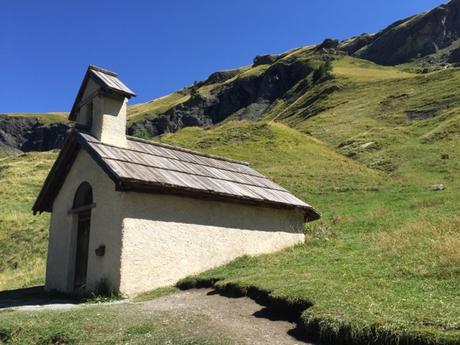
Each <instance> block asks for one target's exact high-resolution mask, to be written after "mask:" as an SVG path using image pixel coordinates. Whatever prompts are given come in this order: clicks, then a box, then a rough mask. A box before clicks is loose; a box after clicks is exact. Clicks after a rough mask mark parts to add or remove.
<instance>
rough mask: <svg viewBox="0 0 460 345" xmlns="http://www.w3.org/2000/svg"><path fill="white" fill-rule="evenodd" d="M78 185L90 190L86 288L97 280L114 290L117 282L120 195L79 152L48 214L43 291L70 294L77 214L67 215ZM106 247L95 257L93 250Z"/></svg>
mask: <svg viewBox="0 0 460 345" xmlns="http://www.w3.org/2000/svg"><path fill="white" fill-rule="evenodd" d="M82 182H88V183H89V184H90V185H91V187H92V190H93V202H95V203H96V207H94V208H93V209H92V210H91V225H90V237H89V250H88V252H89V254H88V271H87V289H88V290H93V289H94V288H95V287H96V286H97V284H98V283H99V282H100V281H101V280H106V281H107V282H109V283H110V284H111V285H112V286H113V287H115V288H117V287H118V286H119V282H120V249H121V224H122V218H121V214H120V212H119V209H120V196H121V195H120V194H121V193H118V192H116V191H115V185H114V183H113V181H112V180H111V179H110V178H109V177H108V176H107V175H106V174H105V173H104V171H103V170H102V169H101V168H100V167H99V166H98V165H97V164H96V162H95V161H94V160H93V159H92V158H91V157H90V156H89V154H88V153H87V152H86V151H83V150H81V151H80V152H79V153H78V155H77V157H76V159H75V162H74V164H73V165H72V168H71V169H70V171H69V173H68V175H67V177H66V179H65V181H64V184H63V185H62V187H61V189H60V191H59V193H58V195H57V197H56V199H55V201H54V203H53V210H52V215H51V225H50V239H49V246H48V260H47V266H46V286H45V287H46V289H47V290H58V291H63V292H68V293H72V292H73V283H74V282H73V278H74V268H75V255H76V238H77V236H76V235H77V215H75V214H69V213H68V211H69V210H70V209H72V206H73V200H74V196H75V192H76V191H77V189H78V187H79V186H80V184H81V183H82ZM101 244H104V245H105V246H106V251H105V255H104V256H103V257H98V256H96V254H95V250H96V248H97V247H99V246H100V245H101Z"/></svg>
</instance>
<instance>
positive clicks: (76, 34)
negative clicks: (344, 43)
mask: <svg viewBox="0 0 460 345" xmlns="http://www.w3.org/2000/svg"><path fill="white" fill-rule="evenodd" d="M444 2H445V1H440V0H372V1H371V0H347V1H345V0H329V1H325V0H277V1H275V0H232V1H216V0H214V1H211V0H195V1H185V0H168V1H160V0H130V1H118V0H111V1H109V0H91V1H90V0H65V1H63V0H55V1H52V0H41V1H34V0H14V1H2V3H1V5H0V11H1V13H2V23H1V27H2V28H1V30H0V80H1V84H0V113H4V112H46V111H68V110H69V109H70V107H71V105H72V102H73V100H74V97H75V95H76V92H77V90H78V87H79V85H80V82H81V79H82V77H83V74H84V72H85V70H86V67H87V65H88V64H90V63H92V64H95V65H99V66H102V67H105V68H108V69H112V70H114V71H116V72H118V73H119V74H120V78H121V79H122V80H123V81H124V82H125V83H126V84H127V85H128V86H129V87H131V88H132V89H133V90H135V91H136V92H137V94H138V97H137V98H135V99H134V100H133V101H131V103H138V102H144V101H147V100H150V99H153V98H156V97H159V96H162V95H165V94H167V93H169V92H172V91H174V90H177V89H179V88H182V87H183V86H186V85H189V84H191V83H193V81H195V80H202V79H204V78H206V77H207V76H208V75H209V74H210V73H212V72H214V71H216V70H222V69H230V68H235V67H239V66H243V65H247V64H250V63H251V62H252V59H253V58H254V56H255V55H258V54H267V53H279V52H283V51H286V50H289V49H292V48H294V47H298V46H302V45H308V44H313V43H319V42H321V41H322V40H323V39H324V38H326V37H333V38H338V39H344V38H348V37H350V36H353V35H357V34H360V33H363V32H375V31H378V30H379V29H381V28H383V27H385V26H387V25H388V24H390V23H392V22H393V21H395V20H398V19H401V18H404V17H407V16H409V15H412V14H416V13H419V12H422V11H425V10H428V9H431V8H433V7H435V6H437V5H439V4H441V3H444Z"/></svg>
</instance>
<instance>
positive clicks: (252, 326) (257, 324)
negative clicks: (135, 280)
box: [0, 288, 305, 345]
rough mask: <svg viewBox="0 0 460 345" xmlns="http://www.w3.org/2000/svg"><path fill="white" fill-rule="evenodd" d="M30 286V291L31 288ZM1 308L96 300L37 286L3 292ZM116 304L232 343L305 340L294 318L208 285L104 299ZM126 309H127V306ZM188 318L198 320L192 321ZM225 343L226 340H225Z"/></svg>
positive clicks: (55, 306) (56, 306)
mask: <svg viewBox="0 0 460 345" xmlns="http://www.w3.org/2000/svg"><path fill="white" fill-rule="evenodd" d="M29 290H30V291H29ZM3 295H4V296H3V298H0V309H2V308H13V309H15V310H18V311H28V312H31V311H32V312H33V311H40V310H70V309H76V308H91V307H94V306H95V305H94V304H76V303H72V301H68V300H58V299H46V298H44V297H43V296H42V291H41V290H40V289H38V288H35V289H26V291H25V292H24V291H21V292H17V291H11V292H5V293H3ZM109 305H114V307H116V305H118V306H119V308H121V309H120V311H122V310H123V308H128V309H127V310H131V309H132V310H136V312H139V313H141V314H145V315H148V316H152V317H157V318H160V319H161V318H162V317H167V318H169V316H173V317H174V318H175V319H177V320H179V322H183V323H185V324H186V325H187V326H186V329H187V327H190V332H191V333H195V334H198V335H201V336H204V337H207V336H209V337H211V338H215V337H216V335H218V338H219V337H221V338H222V340H230V343H231V344H248V345H262V344H264V345H265V344H271V345H281V344H283V345H284V344H286V345H293V344H298V345H300V344H305V342H304V341H302V340H298V337H299V336H301V334H300V332H299V331H298V330H297V329H296V324H295V323H294V322H289V321H286V320H283V319H280V318H279V317H278V316H277V315H275V314H273V313H271V312H270V311H269V310H267V309H266V308H265V307H263V306H260V305H258V304H257V303H255V302H254V301H253V300H251V299H249V298H246V297H243V298H228V297H223V296H220V295H218V294H216V293H214V292H213V290H209V289H198V290H188V291H180V292H177V293H174V294H171V295H168V296H165V297H160V298H156V299H153V300H150V301H145V302H138V303H133V302H131V301H130V300H123V301H115V302H111V303H103V306H109ZM125 310H126V309H125ZM187 320H199V322H196V323H193V325H192V324H190V325H189V322H188V321H187ZM224 343H226V342H224Z"/></svg>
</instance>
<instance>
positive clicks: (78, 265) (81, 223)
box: [74, 212, 91, 290]
mask: <svg viewBox="0 0 460 345" xmlns="http://www.w3.org/2000/svg"><path fill="white" fill-rule="evenodd" d="M90 223H91V213H90V212H84V213H80V214H79V215H78V228H77V250H76V257H75V277H74V288H75V290H80V289H83V288H84V287H85V286H86V273H87V270H88V249H89V230H90Z"/></svg>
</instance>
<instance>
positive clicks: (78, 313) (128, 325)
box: [0, 304, 230, 345]
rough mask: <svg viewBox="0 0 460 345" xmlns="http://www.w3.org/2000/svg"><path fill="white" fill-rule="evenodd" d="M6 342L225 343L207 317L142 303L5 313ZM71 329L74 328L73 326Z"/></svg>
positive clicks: (2, 337)
mask: <svg viewBox="0 0 460 345" xmlns="http://www.w3.org/2000/svg"><path fill="white" fill-rule="evenodd" d="M0 320H1V323H0V344H3V343H5V344H21V345H29V344H30V345H32V344H40V345H41V344H43V345H46V344H60V345H70V344H146V343H148V344H158V345H160V344H161V345H164V344H170V345H224V344H229V343H230V342H229V340H228V339H227V338H226V336H225V335H222V334H220V335H219V336H216V335H212V334H209V331H207V330H206V327H207V326H206V323H207V322H208V321H209V320H207V319H206V317H204V316H203V315H200V314H199V313H197V314H190V315H189V314H187V315H178V314H177V313H172V312H166V311H164V312H163V311H157V312H155V313H150V312H149V311H148V310H146V309H144V308H143V307H142V305H133V304H120V305H106V306H104V305H98V306H83V307H81V308H79V309H75V310H69V311H38V312H34V313H28V312H12V311H3V312H0ZM69 325H71V327H69Z"/></svg>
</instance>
